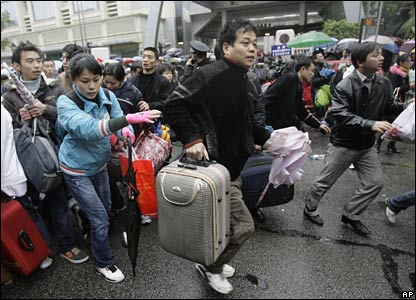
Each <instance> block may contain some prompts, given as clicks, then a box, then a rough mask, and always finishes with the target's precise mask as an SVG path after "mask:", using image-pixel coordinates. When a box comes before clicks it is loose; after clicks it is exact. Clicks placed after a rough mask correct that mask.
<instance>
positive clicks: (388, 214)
mask: <svg viewBox="0 0 416 300" xmlns="http://www.w3.org/2000/svg"><path fill="white" fill-rule="evenodd" d="M396 216H397V214H396V213H395V212H393V211H392V210H391V209H390V208H389V207H388V206H387V207H386V217H387V220H389V223H390V224H396Z"/></svg>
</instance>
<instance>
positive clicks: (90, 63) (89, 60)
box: [69, 53, 102, 81]
mask: <svg viewBox="0 0 416 300" xmlns="http://www.w3.org/2000/svg"><path fill="white" fill-rule="evenodd" d="M84 70H88V71H90V72H91V73H92V74H94V75H100V76H101V75H102V68H101V65H100V64H99V63H98V61H96V60H95V58H94V56H93V55H91V54H88V53H79V54H77V55H75V56H74V57H73V58H72V59H71V61H70V62H69V73H70V75H71V79H72V81H75V79H76V78H77V77H78V76H79V75H81V73H82V72H83V71H84Z"/></svg>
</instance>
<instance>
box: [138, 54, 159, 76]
mask: <svg viewBox="0 0 416 300" xmlns="http://www.w3.org/2000/svg"><path fill="white" fill-rule="evenodd" d="M157 60H158V58H157V57H156V56H155V54H154V53H153V51H149V50H146V51H144V52H143V61H142V66H143V73H144V74H152V73H153V72H154V71H155V68H156V65H157Z"/></svg>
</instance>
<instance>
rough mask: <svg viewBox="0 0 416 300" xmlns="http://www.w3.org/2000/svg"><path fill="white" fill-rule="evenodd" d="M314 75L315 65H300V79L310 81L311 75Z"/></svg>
mask: <svg viewBox="0 0 416 300" xmlns="http://www.w3.org/2000/svg"><path fill="white" fill-rule="evenodd" d="M314 75H315V65H314V64H311V65H310V66H309V68H305V67H302V68H301V69H300V77H301V79H302V81H305V82H311V80H312V79H313V76H314Z"/></svg>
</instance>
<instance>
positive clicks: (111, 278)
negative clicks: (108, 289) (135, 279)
mask: <svg viewBox="0 0 416 300" xmlns="http://www.w3.org/2000/svg"><path fill="white" fill-rule="evenodd" d="M95 271H96V272H97V273H98V274H101V275H103V276H104V277H105V280H107V281H108V282H120V281H123V280H124V274H123V273H122V272H121V271H120V269H119V268H117V267H116V265H112V266H109V267H105V268H99V267H95Z"/></svg>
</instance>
